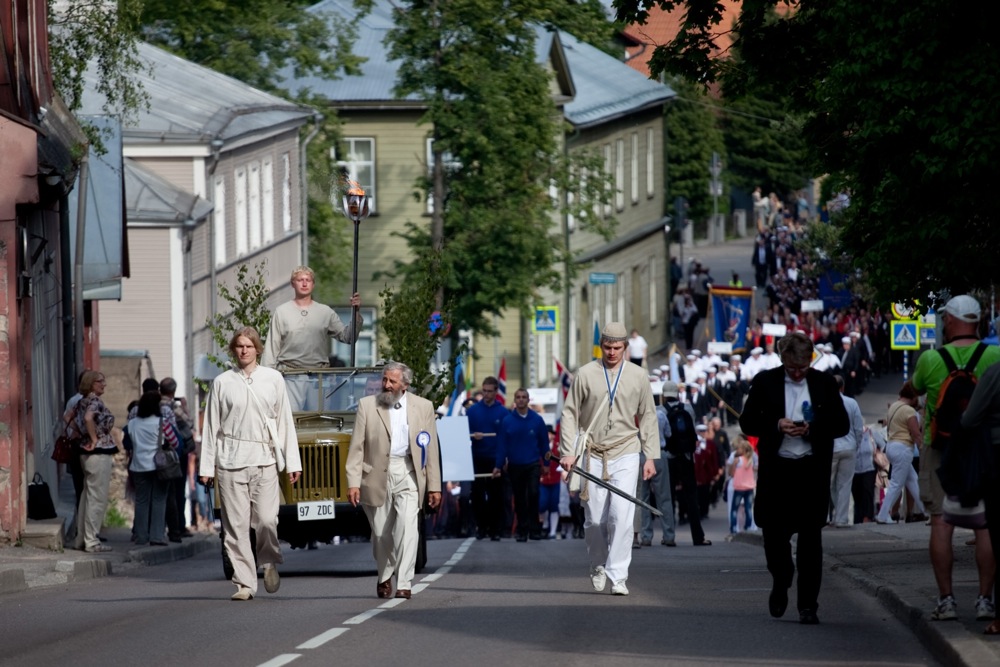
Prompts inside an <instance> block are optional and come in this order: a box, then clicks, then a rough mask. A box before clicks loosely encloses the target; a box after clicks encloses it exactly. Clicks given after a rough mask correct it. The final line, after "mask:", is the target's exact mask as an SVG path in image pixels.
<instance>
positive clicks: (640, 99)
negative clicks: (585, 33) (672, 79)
mask: <svg viewBox="0 0 1000 667" xmlns="http://www.w3.org/2000/svg"><path fill="white" fill-rule="evenodd" d="M559 34H560V36H561V37H562V43H563V51H564V52H565V53H566V60H567V62H568V63H569V70H570V72H572V74H573V81H574V82H575V83H576V91H577V93H576V98H575V99H574V100H573V101H572V102H570V103H569V104H567V105H566V107H565V110H564V111H565V114H566V119H567V120H568V121H569V122H570V123H571V124H572V125H573V126H574V127H575V128H576V129H584V128H587V127H591V126H594V125H598V124H600V123H606V122H609V121H611V120H614V119H616V118H620V117H622V116H626V115H629V114H632V113H635V112H637V111H642V110H643V109H649V108H652V107H656V106H660V105H662V104H663V103H664V102H666V101H667V100H668V99H670V98H671V97H674V96H675V95H676V93H674V91H673V89H671V88H670V86H666V85H664V84H661V83H657V82H656V81H652V80H650V79H648V78H646V77H645V76H643V75H642V74H640V73H639V72H636V71H635V70H634V69H632V68H631V67H629V66H628V65H626V64H625V63H623V62H621V61H619V60H616V59H615V58H613V57H612V56H609V55H608V54H607V53H604V52H603V51H601V50H600V49H597V48H595V47H593V46H591V45H589V44H586V43H584V42H581V41H580V40H578V39H577V38H576V37H573V36H572V35H570V34H569V33H567V32H560V33H559Z"/></svg>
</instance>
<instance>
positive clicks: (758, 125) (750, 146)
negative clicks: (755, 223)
mask: <svg viewBox="0 0 1000 667" xmlns="http://www.w3.org/2000/svg"><path fill="white" fill-rule="evenodd" d="M761 92H762V93H763V95H767V94H768V93H769V91H761ZM763 95H762V94H756V95H751V94H745V95H743V96H741V97H735V98H734V97H730V96H728V95H727V96H726V98H725V99H726V113H724V114H722V118H721V120H722V129H723V132H724V134H725V141H726V154H727V155H728V156H729V160H728V164H727V168H728V171H729V176H730V178H731V179H732V183H733V185H735V186H737V187H739V188H741V189H743V190H745V191H746V192H751V191H752V190H753V189H754V188H755V187H756V186H758V185H759V186H760V187H761V189H762V190H763V192H764V196H765V197H766V196H767V194H768V193H769V192H774V193H776V194H777V195H778V197H779V198H784V196H785V195H787V194H788V193H789V192H792V191H794V190H798V189H800V188H802V187H803V186H804V185H805V184H806V181H807V180H808V178H809V169H808V164H809V163H808V161H807V151H806V147H805V142H804V139H803V137H802V127H801V122H798V121H797V119H796V118H795V117H793V116H791V115H790V114H788V113H787V111H785V104H784V103H783V101H782V100H780V99H768V98H766V97H764V96H763Z"/></svg>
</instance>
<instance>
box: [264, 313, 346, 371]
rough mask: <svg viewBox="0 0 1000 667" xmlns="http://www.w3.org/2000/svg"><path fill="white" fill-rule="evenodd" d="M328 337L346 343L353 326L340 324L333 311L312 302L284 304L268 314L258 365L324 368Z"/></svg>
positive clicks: (284, 367) (326, 359) (279, 368)
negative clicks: (268, 326) (268, 327)
mask: <svg viewBox="0 0 1000 667" xmlns="http://www.w3.org/2000/svg"><path fill="white" fill-rule="evenodd" d="M331 336H332V337H334V338H336V339H337V340H339V341H340V342H342V343H348V344H350V343H351V342H352V341H353V327H351V326H350V325H347V324H344V323H343V322H342V321H341V320H340V317H339V316H338V315H337V313H336V311H334V310H333V308H330V306H327V305H325V304H322V303H317V302H315V301H314V302H312V303H311V304H309V305H308V306H299V305H296V303H295V302H294V301H287V302H285V303H283V304H281V305H280V306H278V307H277V308H275V309H274V313H272V314H271V326H270V329H269V330H268V334H267V342H266V343H265V344H264V354H263V355H261V358H260V363H261V365H262V366H269V367H271V368H277V369H278V370H287V369H292V368H316V367H323V366H328V365H329V364H330V337H331Z"/></svg>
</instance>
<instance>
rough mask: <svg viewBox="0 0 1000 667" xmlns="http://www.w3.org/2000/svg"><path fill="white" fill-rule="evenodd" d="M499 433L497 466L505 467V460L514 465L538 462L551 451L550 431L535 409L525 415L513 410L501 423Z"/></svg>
mask: <svg viewBox="0 0 1000 667" xmlns="http://www.w3.org/2000/svg"><path fill="white" fill-rule="evenodd" d="M497 435H498V437H497V463H496V467H497V468H503V464H504V462H505V461H506V462H507V463H509V464H510V465H512V466H524V465H531V464H533V463H538V461H539V459H541V458H542V457H543V456H545V452H547V451H549V431H548V429H547V428H546V427H545V421H544V420H543V419H542V418H541V416H540V415H539V414H538V413H537V412H535V411H534V410H528V414H526V415H525V416H524V417H522V416H521V415H519V414H518V413H517V411H516V410H514V411H512V412H511V413H510V414H509V415H507V416H506V417H505V418H504V420H503V422H501V423H500V431H499V433H498V434H497Z"/></svg>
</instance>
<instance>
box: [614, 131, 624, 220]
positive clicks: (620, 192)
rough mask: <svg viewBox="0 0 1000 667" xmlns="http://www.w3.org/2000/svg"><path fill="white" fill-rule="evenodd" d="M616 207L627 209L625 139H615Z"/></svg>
mask: <svg viewBox="0 0 1000 667" xmlns="http://www.w3.org/2000/svg"><path fill="white" fill-rule="evenodd" d="M615 209H616V210H618V211H619V212H620V211H624V210H625V140H624V139H616V140H615Z"/></svg>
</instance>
